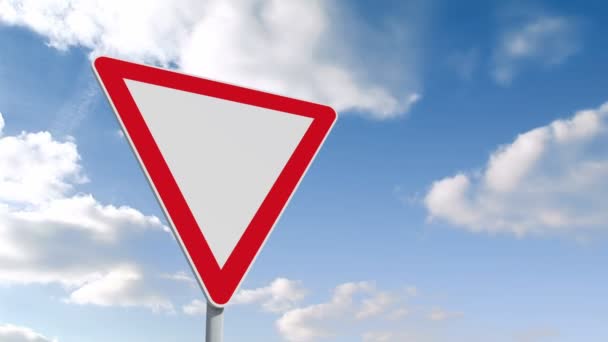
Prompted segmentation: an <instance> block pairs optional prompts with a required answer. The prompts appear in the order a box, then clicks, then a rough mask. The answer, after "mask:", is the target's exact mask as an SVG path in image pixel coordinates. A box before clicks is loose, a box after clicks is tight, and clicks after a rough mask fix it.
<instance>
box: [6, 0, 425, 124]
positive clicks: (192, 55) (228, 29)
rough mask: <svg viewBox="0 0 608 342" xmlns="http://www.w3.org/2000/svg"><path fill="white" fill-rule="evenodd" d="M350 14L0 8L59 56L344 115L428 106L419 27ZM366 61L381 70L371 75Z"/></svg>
mask: <svg viewBox="0 0 608 342" xmlns="http://www.w3.org/2000/svg"><path fill="white" fill-rule="evenodd" d="M347 13H349V11H348V10H346V9H344V8H338V4H336V3H334V2H330V1H323V0H297V1H280V0H238V1H230V2H226V1H221V0H209V1H204V2H201V1H194V0H177V1H157V0H155V1H146V2H133V3H131V2H129V3H125V2H124V1H117V0H112V1H108V0H95V1H85V0H70V1H64V0H51V1H43V2H41V1H35V0H17V1H9V2H6V1H4V2H0V22H3V23H5V24H8V25H17V26H22V27H27V28H29V29H31V30H33V31H35V32H37V33H39V34H41V35H43V36H44V37H46V38H47V39H48V44H49V45H50V46H51V47H54V48H57V49H67V48H69V47H72V46H80V47H84V48H86V49H89V50H90V51H91V55H92V56H96V55H100V54H109V55H113V56H119V57H126V58H129V59H133V60H138V61H144V62H149V63H158V64H161V65H164V66H173V67H178V68H180V69H182V70H184V71H186V72H190V73H195V74H198V75H201V76H205V77H209V78H214V79H219V80H224V81H227V82H233V83H238V84H243V85H246V86H251V87H255V88H259V89H263V90H268V91H272V92H278V93H281V94H286V95H290V96H296V97H301V98H304V99H308V100H313V101H318V102H322V103H328V104H330V105H332V106H334V107H335V108H336V110H338V111H349V110H354V111H359V112H366V113H370V114H371V115H372V116H374V117H377V118H386V117H393V116H396V115H399V114H402V113H404V112H406V111H407V110H408V108H409V107H410V106H411V105H412V104H413V103H414V102H416V101H417V100H418V99H419V98H420V96H419V94H418V93H417V91H416V90H417V89H416V87H417V75H416V63H417V61H416V54H417V53H416V49H415V46H416V44H414V43H412V40H413V39H414V38H413V37H414V36H415V35H416V32H415V28H410V27H408V26H407V25H406V24H403V23H400V25H399V26H400V28H399V29H398V30H393V29H374V28H372V27H368V26H369V25H366V24H364V22H363V21H361V20H357V19H356V18H347V16H348V14H347ZM412 15H413V16H416V15H417V14H412ZM302 18H305V20H302ZM413 21H414V20H412V22H413ZM346 22H348V24H349V27H350V28H351V29H350V30H349V31H346V30H344V29H343V27H344V25H345V23H346ZM294 23H297V24H294ZM387 37H389V38H387ZM405 45H407V46H408V47H409V48H407V49H405V48H403V46H405ZM372 46H373V48H370V47H372ZM379 51H390V55H391V56H394V57H391V58H388V57H384V58H380V57H379ZM384 55H386V54H384ZM361 60H368V61H370V60H373V61H376V60H377V61H378V63H371V64H373V69H371V68H370V66H369V64H370V63H362V62H357V61H361ZM383 70H384V72H383ZM382 74H384V76H382V77H381V76H380V75H382ZM397 75H398V76H397ZM383 78H386V79H383Z"/></svg>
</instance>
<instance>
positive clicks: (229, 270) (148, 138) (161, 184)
mask: <svg viewBox="0 0 608 342" xmlns="http://www.w3.org/2000/svg"><path fill="white" fill-rule="evenodd" d="M93 67H94V69H95V71H96V73H97V76H98V78H99V81H100V83H101V85H102V87H103V88H104V89H105V91H106V95H107V96H108V98H109V100H110V102H111V104H112V105H113V107H114V111H115V113H116V116H117V117H118V120H119V121H120V123H121V125H122V128H123V130H124V133H125V134H126V136H127V137H128V140H129V142H130V143H131V147H132V148H133V151H134V152H135V154H136V156H137V157H138V159H139V162H140V164H141V166H142V168H143V170H144V171H145V173H146V175H147V177H148V180H149V182H150V184H151V186H152V188H153V189H154V191H155V193H156V197H157V198H158V200H159V202H160V204H161V206H162V208H163V210H164V212H165V214H166V216H167V219H168V221H169V222H170V224H171V226H172V228H173V231H174V232H175V235H176V237H177V239H178V241H179V242H180V244H181V246H182V249H183V251H184V253H185V254H186V256H187V257H188V260H189V262H190V265H191V266H192V269H193V271H194V273H195V274H196V275H197V278H198V280H199V283H200V284H201V286H202V287H203V289H204V290H205V294H206V296H207V299H208V300H209V301H210V302H211V304H213V305H215V306H218V307H221V306H223V305H225V304H226V303H227V302H228V301H229V300H230V297H231V296H232V294H233V293H234V292H235V291H236V289H237V288H238V286H239V284H240V283H241V281H242V280H243V278H244V276H245V274H246V273H247V271H248V270H249V267H250V266H251V264H252V263H253V260H254V259H255V258H256V256H257V254H258V252H259V251H260V249H261V248H262V246H263V244H264V242H265V241H266V239H267V238H268V236H269V234H270V232H271V231H272V229H273V227H274V225H275V223H276V221H277V220H278V218H279V216H280V215H281V212H282V211H283V209H284V207H285V206H286V204H287V202H288V201H289V199H290V198H291V195H292V194H293V192H294V190H295V189H296V187H297V186H298V184H299V182H300V180H301V179H302V176H303V175H304V173H305V172H306V170H307V169H308V166H309V165H310V163H311V161H312V160H313V158H314V157H315V155H316V153H317V151H318V150H319V147H320V146H321V144H322V143H323V141H324V140H325V137H326V136H327V134H328V132H329V131H330V129H331V127H332V125H333V123H334V122H335V120H336V113H335V112H334V110H333V109H331V108H330V107H327V106H323V105H319V104H315V103H310V102H304V101H300V100H295V99H291V98H287V97H283V96H278V95H273V94H269V93H265V92H261V91H257V90H252V89H246V88H242V87H238V86H234V85H230V84H225V83H219V82H215V81H211V80H207V79H202V78H198V77H194V76H190V75H185V74H181V73H177V72H173V71H169V70H165V69H159V68H154V67H150V66H145V65H140V64H134V63H130V62H126V61H121V60H117V59H112V58H108V57H100V58H97V59H96V60H95V62H94V63H93Z"/></svg>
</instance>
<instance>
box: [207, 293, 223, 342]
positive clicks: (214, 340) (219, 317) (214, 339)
mask: <svg viewBox="0 0 608 342" xmlns="http://www.w3.org/2000/svg"><path fill="white" fill-rule="evenodd" d="M223 337H224V308H218V307H216V306H214V305H213V304H211V303H209V302H207V330H206V331H205V341H206V342H222V341H223Z"/></svg>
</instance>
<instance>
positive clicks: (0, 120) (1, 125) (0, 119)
mask: <svg viewBox="0 0 608 342" xmlns="http://www.w3.org/2000/svg"><path fill="white" fill-rule="evenodd" d="M2 130H4V117H3V116H2V113H1V112H0V137H1V136H2Z"/></svg>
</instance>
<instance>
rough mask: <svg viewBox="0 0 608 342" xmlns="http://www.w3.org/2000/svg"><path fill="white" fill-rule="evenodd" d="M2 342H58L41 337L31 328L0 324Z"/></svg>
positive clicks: (0, 339)
mask: <svg viewBox="0 0 608 342" xmlns="http://www.w3.org/2000/svg"><path fill="white" fill-rule="evenodd" d="M0 341H2V342H58V340H57V339H51V338H48V337H46V336H44V335H41V334H39V333H37V332H35V331H33V330H32V329H30V328H27V327H22V326H17V325H12V324H0Z"/></svg>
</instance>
